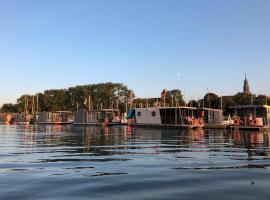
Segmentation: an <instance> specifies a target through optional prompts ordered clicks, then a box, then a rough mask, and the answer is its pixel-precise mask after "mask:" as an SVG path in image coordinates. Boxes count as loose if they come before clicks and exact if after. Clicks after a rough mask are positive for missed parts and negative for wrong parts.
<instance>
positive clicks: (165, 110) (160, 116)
mask: <svg viewBox="0 0 270 200" xmlns="http://www.w3.org/2000/svg"><path fill="white" fill-rule="evenodd" d="M128 118H129V119H133V123H131V125H133V126H150V127H180V128H203V127H204V126H205V125H207V126H208V127H210V126H217V125H221V124H222V122H223V111H222V110H216V109H203V108H195V107H152V108H134V109H132V110H131V111H130V112H129V115H128Z"/></svg>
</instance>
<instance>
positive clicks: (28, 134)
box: [0, 126, 270, 200]
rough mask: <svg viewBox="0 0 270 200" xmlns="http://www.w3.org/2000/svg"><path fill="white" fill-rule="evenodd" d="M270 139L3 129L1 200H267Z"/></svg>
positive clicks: (236, 135) (78, 129)
mask: <svg viewBox="0 0 270 200" xmlns="http://www.w3.org/2000/svg"><path fill="white" fill-rule="evenodd" d="M269 136H270V134H269V133H268V132H262V133H260V132H259V133H252V132H237V131H236V132H230V131H223V130H211V131H204V130H198V131H197V130H194V131H181V130H159V129H143V128H136V129H130V128H129V129H127V128H125V127H112V128H108V129H104V128H98V127H73V126H41V127H39V126H13V127H9V126H0V152H1V153H0V180H1V181H0V186H1V187H0V199H17V198H19V197H20V199H30V200H31V199H89V198H93V199H117V200H118V199H179V197H181V198H182V199H198V197H200V198H201V199H217V198H218V199H221V200H222V199H267V198H268V197H269V196H270V191H269V189H268V182H269V181H268V177H269V172H270V171H269V170H270V148H269V145H270V140H269Z"/></svg>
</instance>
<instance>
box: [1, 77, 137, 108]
mask: <svg viewBox="0 0 270 200" xmlns="http://www.w3.org/2000/svg"><path fill="white" fill-rule="evenodd" d="M133 97H134V92H133V91H132V90H130V89H129V88H128V87H127V86H126V85H123V84H121V83H111V82H108V83H100V84H89V85H83V86H75V87H70V88H68V89H51V90H45V91H44V92H43V93H38V94H36V95H34V96H33V95H22V96H21V97H19V98H18V99H17V103H16V104H10V103H8V104H4V105H3V106H2V108H1V112H24V111H27V112H30V113H33V112H37V111H76V110H83V109H89V106H90V108H91V109H101V108H115V109H116V108H117V109H120V110H121V111H122V112H123V111H124V110H125V109H126V104H127V103H128V101H129V100H130V99H131V98H133Z"/></svg>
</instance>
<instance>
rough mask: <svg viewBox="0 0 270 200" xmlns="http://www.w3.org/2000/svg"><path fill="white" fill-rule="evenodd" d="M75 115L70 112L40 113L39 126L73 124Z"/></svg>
mask: <svg viewBox="0 0 270 200" xmlns="http://www.w3.org/2000/svg"><path fill="white" fill-rule="evenodd" d="M72 123H73V114H72V112H68V111H57V112H39V113H38V124H59V125H64V124H72Z"/></svg>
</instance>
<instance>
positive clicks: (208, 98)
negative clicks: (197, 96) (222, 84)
mask: <svg viewBox="0 0 270 200" xmlns="http://www.w3.org/2000/svg"><path fill="white" fill-rule="evenodd" d="M203 100H204V107H207V108H208V107H210V108H215V109H220V107H221V106H220V104H221V99H220V98H219V97H218V95H216V94H214V93H207V94H206V95H205V96H204V98H203Z"/></svg>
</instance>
